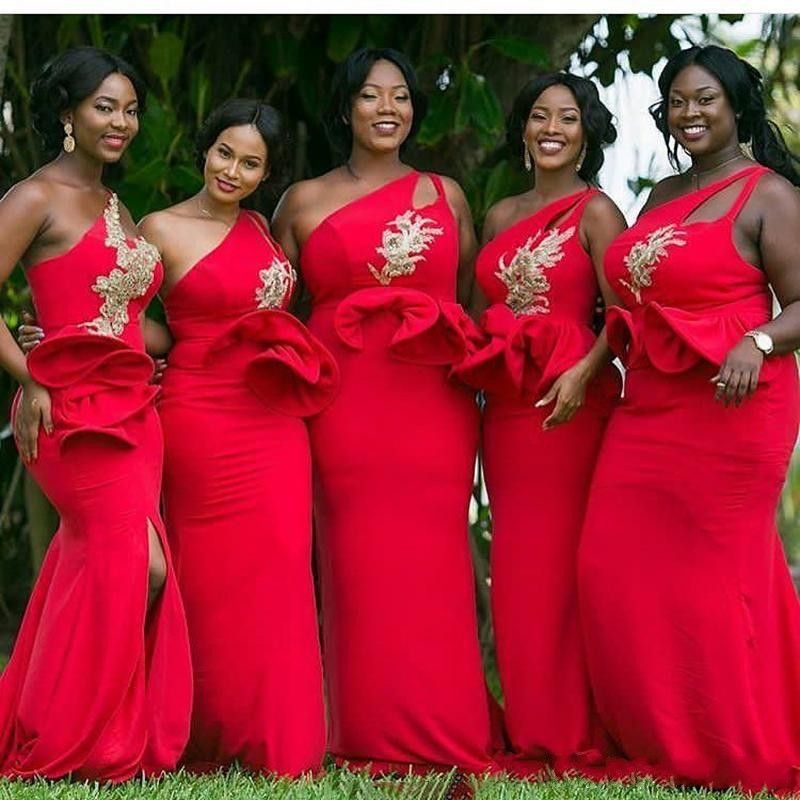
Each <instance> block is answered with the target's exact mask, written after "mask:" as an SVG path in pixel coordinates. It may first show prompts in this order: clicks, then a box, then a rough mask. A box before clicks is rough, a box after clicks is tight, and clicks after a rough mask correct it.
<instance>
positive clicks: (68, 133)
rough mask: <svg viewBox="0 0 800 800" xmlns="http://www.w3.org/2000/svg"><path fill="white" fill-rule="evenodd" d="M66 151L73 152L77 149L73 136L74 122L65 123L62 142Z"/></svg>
mask: <svg viewBox="0 0 800 800" xmlns="http://www.w3.org/2000/svg"><path fill="white" fill-rule="evenodd" d="M62 147H63V148H64V152H65V153H71V152H72V151H73V150H74V149H75V139H74V137H73V136H72V123H71V122H65V123H64V142H63V144H62Z"/></svg>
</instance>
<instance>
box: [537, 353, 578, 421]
mask: <svg viewBox="0 0 800 800" xmlns="http://www.w3.org/2000/svg"><path fill="white" fill-rule="evenodd" d="M590 377H591V376H590V374H589V371H588V370H587V369H586V366H585V365H584V364H583V363H578V364H576V365H575V366H574V367H570V368H569V369H568V370H565V371H564V372H562V373H561V375H559V376H558V378H557V379H556V380H555V382H554V383H553V385H552V386H551V387H550V391H548V392H547V394H545V395H544V397H542V399H541V400H539V401H538V402H537V403H536V404H535V408H541V407H542V406H546V405H548V404H549V403H552V402H553V401H554V400H555V403H556V406H555V408H554V409H553V413H552V414H550V416H549V417H547V419H545V421H544V422H543V423H542V429H543V430H546V431H549V430H550V429H552V428H555V427H556V425H561V424H563V423H564V422H569V421H570V420H571V419H572V418H573V417H574V416H575V413H576V412H577V411H578V409H579V408H580V407H581V406H582V405H583V403H584V400H585V399H586V387H587V385H588V383H589V379H590Z"/></svg>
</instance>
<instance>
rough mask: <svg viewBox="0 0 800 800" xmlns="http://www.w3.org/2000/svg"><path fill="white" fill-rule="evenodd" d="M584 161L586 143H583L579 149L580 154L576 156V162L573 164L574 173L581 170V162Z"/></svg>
mask: <svg viewBox="0 0 800 800" xmlns="http://www.w3.org/2000/svg"><path fill="white" fill-rule="evenodd" d="M585 160H586V141H585V140H584V142H583V147H582V148H581V154H580V155H579V156H578V160H577V161H576V162H575V172H580V171H581V168H582V167H583V162H584V161H585Z"/></svg>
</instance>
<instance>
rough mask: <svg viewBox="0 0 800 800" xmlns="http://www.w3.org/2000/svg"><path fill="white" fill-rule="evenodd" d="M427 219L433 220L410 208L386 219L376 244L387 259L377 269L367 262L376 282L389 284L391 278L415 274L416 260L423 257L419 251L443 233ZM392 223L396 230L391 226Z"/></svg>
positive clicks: (384, 284) (380, 253)
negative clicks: (387, 222)
mask: <svg viewBox="0 0 800 800" xmlns="http://www.w3.org/2000/svg"><path fill="white" fill-rule="evenodd" d="M429 222H434V220H432V219H428V218H427V217H421V216H420V215H419V214H415V213H414V211H413V209H410V210H408V211H406V213H405V214H400V215H399V216H398V217H396V218H395V219H393V220H392V221H391V222H390V223H389V225H388V226H387V227H386V228H385V229H384V231H383V240H382V244H381V247H376V248H375V250H376V252H377V253H378V255H381V256H383V257H384V258H385V259H386V263H385V264H384V265H383V266H382V267H381V268H380V269H376V268H375V267H373V266H372V264H367V266H368V267H369V271H370V272H371V273H372V275H373V277H374V278H375V280H376V281H378V283H380V284H382V285H383V286H388V285H389V284H390V283H391V282H392V279H393V278H398V277H400V276H401V275H413V274H414V270H415V269H416V268H417V264H418V263H419V262H420V261H424V260H425V256H423V255H421V254H422V253H423V252H424V251H425V250H427V249H428V248H429V247H430V244H431V242H432V241H433V240H434V238H435V237H437V236H441V234H442V233H444V231H443V230H442V228H431V227H426V225H427V223H429ZM392 227H394V228H396V230H392Z"/></svg>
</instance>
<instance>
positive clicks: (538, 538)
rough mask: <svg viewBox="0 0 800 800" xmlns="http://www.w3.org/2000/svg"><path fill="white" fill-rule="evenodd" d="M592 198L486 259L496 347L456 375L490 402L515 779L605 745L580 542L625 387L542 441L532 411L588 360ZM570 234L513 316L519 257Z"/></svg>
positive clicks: (524, 225)
mask: <svg viewBox="0 0 800 800" xmlns="http://www.w3.org/2000/svg"><path fill="white" fill-rule="evenodd" d="M594 194H595V193H594V192H593V191H583V192H580V193H578V194H574V195H570V196H568V197H564V198H561V199H559V200H556V201H555V202H554V203H552V204H550V205H548V206H546V207H545V208H543V209H541V210H540V211H538V212H537V213H535V214H533V215H532V216H530V217H527V218H525V219H523V220H521V221H520V222H518V223H516V224H514V225H512V226H511V227H509V228H507V229H506V230H504V231H502V232H501V233H500V234H498V236H496V237H495V238H494V239H492V240H491V241H490V242H489V243H488V244H487V245H486V246H485V247H484V248H483V249H482V250H481V252H480V253H479V255H478V260H477V264H476V273H477V279H478V282H479V285H480V287H481V289H482V290H483V292H484V293H485V294H486V297H487V298H488V300H489V302H490V304H491V305H490V306H489V308H488V309H487V311H486V313H485V314H484V316H483V319H482V320H481V322H482V327H483V330H484V331H485V337H486V338H485V343H484V346H483V347H482V348H479V349H477V350H476V351H475V352H474V353H472V354H471V355H470V356H469V357H468V358H467V359H466V360H465V361H464V362H463V363H462V364H460V365H459V366H458V367H457V370H456V371H457V372H458V374H459V375H460V376H461V377H462V378H463V379H464V380H467V381H469V382H470V383H472V384H473V385H475V386H477V387H478V388H482V389H484V390H485V392H486V409H485V412H484V421H483V440H482V445H483V456H484V471H485V476H486V485H487V490H488V493H489V502H490V504H491V509H492V528H493V537H492V549H491V576H492V612H493V619H494V631H495V641H496V648H497V662H498V668H499V672H500V681H501V684H502V687H503V695H504V698H505V727H506V737H507V739H508V742H509V753H508V754H507V757H506V760H505V764H504V766H505V767H506V768H507V769H508V770H509V771H511V772H512V773H516V774H523V775H528V774H538V773H540V772H541V771H542V769H543V767H544V766H545V765H547V766H549V767H550V768H554V769H560V768H561V767H562V765H563V764H564V763H566V764H567V766H566V767H564V768H565V769H570V768H574V766H573V765H572V764H571V758H572V757H573V756H575V755H576V754H579V753H582V752H584V751H587V750H589V749H591V748H592V747H601V746H602V745H603V744H604V741H603V737H602V734H601V733H600V731H599V729H598V726H597V722H596V714H595V712H594V708H593V704H592V700H591V693H590V690H589V683H588V677H587V673H586V666H585V660H584V655H583V651H582V645H581V637H580V628H579V620H578V609H577V599H576V559H577V549H578V537H579V533H580V528H581V523H582V522H583V512H584V509H585V506H586V498H587V493H588V489H589V482H590V480H591V474H592V470H593V468H594V463H595V458H596V455H597V450H598V447H599V444H600V438H601V435H602V432H603V428H604V426H605V423H606V420H607V418H608V415H609V412H610V410H611V407H612V405H613V403H614V399H615V397H616V395H618V394H619V375H618V373H617V372H616V370H615V369H614V368H613V367H611V366H609V367H608V369H607V370H606V371H604V372H603V373H602V374H601V375H600V376H599V377H598V378H597V379H596V380H595V381H594V382H593V384H592V385H591V386H590V387H589V390H588V393H587V401H586V405H585V407H584V408H582V409H580V410H579V411H578V413H577V414H576V415H575V417H574V418H573V419H572V420H571V421H570V422H569V423H567V424H565V425H561V426H559V427H557V428H556V429H554V430H552V431H544V430H542V423H543V421H544V420H545V419H546V418H547V417H548V416H549V415H550V413H552V411H553V405H552V404H551V405H548V406H547V407H545V408H534V403H535V402H536V401H537V400H538V399H539V398H540V397H542V395H543V394H544V393H545V392H546V391H547V390H548V389H549V388H550V386H551V385H552V384H553V382H554V381H555V380H556V378H558V377H559V376H560V375H561V374H562V373H563V372H564V371H565V370H566V369H568V368H570V367H572V366H573V365H574V364H575V363H577V362H578V361H579V360H580V359H581V358H582V357H583V356H585V355H586V353H587V352H588V351H589V350H590V349H591V347H592V345H593V344H594V341H595V335H594V333H593V331H592V329H591V327H590V326H591V321H592V316H593V313H594V305H595V298H596V297H597V295H598V293H599V288H598V284H597V278H596V275H595V271H594V267H593V266H592V262H591V259H590V258H589V256H588V254H587V253H586V252H585V251H584V249H583V248H582V247H581V244H580V237H579V227H580V220H581V215H582V213H583V210H584V208H585V207H586V203H587V202H588V201H589V200H590V199H591V197H593V196H594ZM556 229H557V232H558V233H564V232H566V231H569V230H570V229H572V234H571V236H570V238H568V239H567V240H566V241H565V242H564V243H563V245H562V247H561V251H560V252H561V256H560V258H558V259H557V260H555V261H554V263H553V265H552V266H551V267H546V268H545V274H546V277H547V281H548V283H549V289H547V290H546V291H545V292H544V293H543V296H544V299H543V300H539V301H538V302H537V306H536V307H537V309H538V310H537V311H535V312H533V313H522V314H519V315H515V313H514V312H513V311H512V309H511V308H510V307H509V306H508V305H507V299H508V288H507V286H506V284H505V283H503V282H502V281H501V280H500V279H499V278H498V275H497V273H498V272H499V270H500V269H501V268H502V266H503V265H508V264H509V263H510V261H511V260H512V259H513V258H514V256H515V254H516V253H518V252H519V249H520V248H522V247H525V246H526V245H527V246H528V249H529V250H531V249H532V248H535V247H536V246H537V245H538V244H539V243H540V242H541V241H542V240H543V239H544V237H545V236H547V235H548V234H551V235H554V233H553V232H554V231H556Z"/></svg>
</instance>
